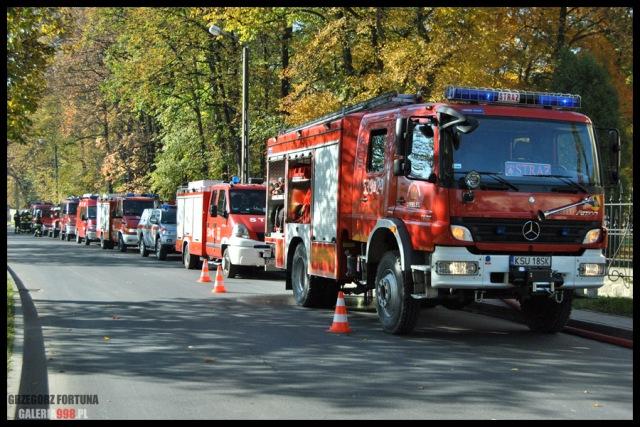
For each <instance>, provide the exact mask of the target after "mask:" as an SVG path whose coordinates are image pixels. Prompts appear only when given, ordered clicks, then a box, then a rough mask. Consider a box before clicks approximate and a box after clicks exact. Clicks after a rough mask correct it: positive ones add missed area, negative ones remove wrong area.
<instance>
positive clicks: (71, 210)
mask: <svg viewBox="0 0 640 427" xmlns="http://www.w3.org/2000/svg"><path fill="white" fill-rule="evenodd" d="M76 212H78V204H77V203H69V204H68V205H67V212H66V213H68V214H69V215H75V214H76Z"/></svg>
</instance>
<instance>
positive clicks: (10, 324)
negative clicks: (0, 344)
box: [7, 272, 15, 372]
mask: <svg viewBox="0 0 640 427" xmlns="http://www.w3.org/2000/svg"><path fill="white" fill-rule="evenodd" d="M13 288H14V284H13V279H12V278H11V275H9V272H7V372H8V371H9V368H10V367H11V355H12V354H13V338H14V334H15V328H14V320H13V318H14V308H13V294H14V290H13Z"/></svg>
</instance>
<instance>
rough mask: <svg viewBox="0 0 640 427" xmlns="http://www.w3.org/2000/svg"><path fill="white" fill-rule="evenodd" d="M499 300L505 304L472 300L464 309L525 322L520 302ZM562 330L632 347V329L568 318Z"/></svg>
mask: <svg viewBox="0 0 640 427" xmlns="http://www.w3.org/2000/svg"><path fill="white" fill-rule="evenodd" d="M501 301H503V302H504V303H505V304H506V306H499V305H495V304H488V303H477V302H474V303H472V304H470V305H469V306H467V307H466V308H465V310H466V311H470V312H472V313H479V314H485V315H489V316H493V317H499V318H501V319H505V320H510V321H512V322H516V323H521V324H524V323H525V322H524V319H523V318H522V315H521V314H520V304H518V302H517V301H515V300H508V299H507V300H501ZM562 332H563V333H568V334H572V335H579V336H582V337H585V338H589V339H593V340H596V341H603V342H607V343H609V344H614V345H619V346H622V347H626V348H633V331H629V330H627V329H621V328H616V327H614V326H609V325H603V324H600V323H589V322H583V321H580V320H573V319H569V322H567V326H565V328H564V329H563V331H562Z"/></svg>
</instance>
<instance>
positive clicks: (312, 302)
mask: <svg viewBox="0 0 640 427" xmlns="http://www.w3.org/2000/svg"><path fill="white" fill-rule="evenodd" d="M308 265H309V262H308V260H307V251H306V250H305V247H304V244H303V243H299V244H298V246H296V248H295V250H294V252H293V258H292V259H291V268H288V269H287V274H289V275H290V281H291V288H292V289H293V297H294V298H295V300H296V304H298V305H301V306H303V307H323V306H324V305H325V298H326V296H325V295H323V292H322V291H323V289H322V284H321V283H320V282H319V281H317V280H315V279H313V278H312V277H310V276H309V275H308V274H307V271H308ZM334 302H335V301H334Z"/></svg>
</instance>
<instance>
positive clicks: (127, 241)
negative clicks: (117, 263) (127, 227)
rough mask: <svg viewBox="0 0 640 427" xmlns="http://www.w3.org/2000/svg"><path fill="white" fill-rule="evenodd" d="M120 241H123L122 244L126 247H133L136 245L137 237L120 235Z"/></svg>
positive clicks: (135, 235)
mask: <svg viewBox="0 0 640 427" xmlns="http://www.w3.org/2000/svg"><path fill="white" fill-rule="evenodd" d="M122 240H124V244H125V245H127V246H134V245H137V244H138V235H137V234H122Z"/></svg>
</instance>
